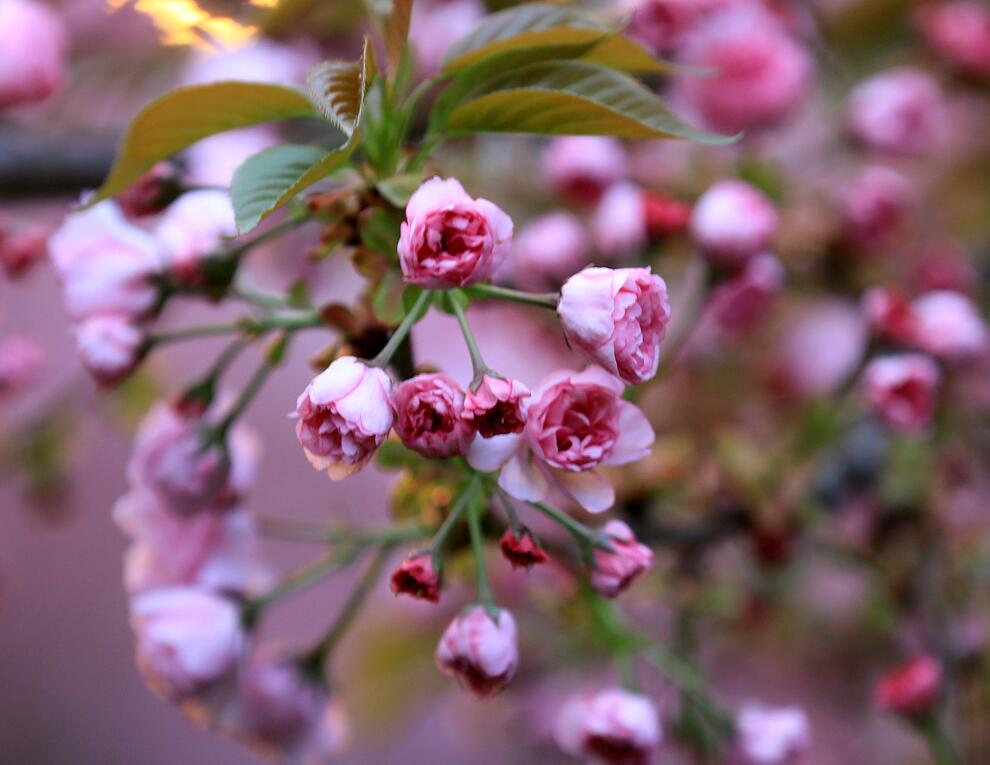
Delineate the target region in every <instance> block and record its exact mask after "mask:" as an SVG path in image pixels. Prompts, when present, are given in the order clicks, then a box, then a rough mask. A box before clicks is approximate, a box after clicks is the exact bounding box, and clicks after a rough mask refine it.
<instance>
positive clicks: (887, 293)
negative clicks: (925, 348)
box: [863, 287, 917, 345]
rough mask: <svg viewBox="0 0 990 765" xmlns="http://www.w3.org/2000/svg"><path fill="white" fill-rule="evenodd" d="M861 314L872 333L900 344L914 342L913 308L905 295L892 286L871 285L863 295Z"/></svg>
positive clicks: (915, 329) (915, 331)
mask: <svg viewBox="0 0 990 765" xmlns="http://www.w3.org/2000/svg"><path fill="white" fill-rule="evenodd" d="M863 314H864V316H865V317H866V320H867V321H868V322H869V323H870V329H871V330H872V331H873V333H874V334H875V335H876V336H877V337H879V338H881V339H884V340H892V341H894V342H896V343H901V344H902V345H909V344H911V343H912V342H914V338H915V335H916V333H917V328H916V324H917V322H916V321H915V315H914V310H913V309H912V307H911V302H910V301H909V300H908V298H907V296H906V295H904V294H903V293H901V292H900V291H899V290H897V289H894V288H892V287H873V288H872V289H869V290H867V291H866V293H865V294H864V295H863Z"/></svg>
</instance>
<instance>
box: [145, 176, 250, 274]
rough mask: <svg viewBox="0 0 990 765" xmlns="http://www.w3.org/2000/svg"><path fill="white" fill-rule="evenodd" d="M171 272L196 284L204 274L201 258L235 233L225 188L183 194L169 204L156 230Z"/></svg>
mask: <svg viewBox="0 0 990 765" xmlns="http://www.w3.org/2000/svg"><path fill="white" fill-rule="evenodd" d="M155 235H156V236H157V237H158V241H159V242H161V244H162V249H163V253H164V257H165V262H166V264H167V266H168V268H169V270H170V271H171V273H172V275H173V276H174V277H175V278H176V279H177V280H178V281H180V282H182V283H184V284H191V285H195V284H197V283H199V282H200V281H201V280H202V277H203V261H204V260H205V259H206V258H207V257H209V256H210V255H211V254H213V253H215V252H216V250H217V249H219V248H220V246H221V245H222V244H223V240H224V239H228V238H230V237H234V236H236V235H237V226H236V224H235V223H234V207H233V205H232V204H231V202H230V196H229V195H228V194H227V192H225V191H217V190H203V191H192V192H189V193H188V194H183V195H182V196H181V197H179V198H178V199H177V200H176V201H175V202H173V203H172V204H171V205H169V207H168V209H167V210H166V211H165V212H164V214H163V215H162V218H161V220H160V221H159V223H158V227H157V228H156V229H155Z"/></svg>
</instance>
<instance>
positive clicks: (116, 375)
mask: <svg viewBox="0 0 990 765" xmlns="http://www.w3.org/2000/svg"><path fill="white" fill-rule="evenodd" d="M73 332H74V335H75V339H76V352H77V353H78V354H79V358H80V360H82V364H83V366H84V367H85V368H86V371H87V372H89V373H90V375H92V377H93V379H94V380H96V382H97V383H99V384H100V386H101V387H104V388H112V387H113V386H114V385H117V383H119V382H121V381H122V380H124V379H125V378H126V377H127V376H128V375H130V373H131V372H133V371H134V367H135V366H137V363H138V361H139V360H140V358H141V353H142V349H143V348H144V341H145V334H144V330H142V329H141V328H140V327H138V326H136V325H134V324H132V323H131V322H129V321H128V320H127V319H123V318H121V317H119V316H94V317H93V318H91V319H85V320H84V321H81V322H79V323H78V324H77V325H76V326H75V328H74V330H73Z"/></svg>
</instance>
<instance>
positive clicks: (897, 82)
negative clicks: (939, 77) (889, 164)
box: [848, 67, 944, 155]
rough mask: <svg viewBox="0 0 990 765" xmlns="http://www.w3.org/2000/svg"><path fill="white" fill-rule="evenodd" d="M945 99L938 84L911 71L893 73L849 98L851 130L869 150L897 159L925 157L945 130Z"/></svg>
mask: <svg viewBox="0 0 990 765" xmlns="http://www.w3.org/2000/svg"><path fill="white" fill-rule="evenodd" d="M943 110H944V107H943V103H942V95H941V93H940V92H939V88H938V85H937V84H936V83H935V80H934V79H932V77H931V76H930V75H928V74H926V73H925V72H922V71H920V70H917V69H911V68H909V67H900V68H897V69H890V70H887V71H885V72H882V73H880V74H877V75H874V76H873V77H871V78H869V79H868V80H866V81H865V82H863V83H861V84H860V85H858V86H857V87H856V88H855V89H854V90H853V92H852V93H851V94H850V96H849V103H848V123H849V130H850V132H851V133H852V135H853V137H854V138H856V140H858V141H859V142H860V143H861V144H863V146H865V147H866V148H868V149H870V150H873V151H877V152H883V153H886V154H896V155H919V154H925V153H928V152H929V151H931V150H932V149H933V148H934V145H935V143H936V141H937V140H938V138H939V134H940V132H941V130H942V123H943V119H944V115H943Z"/></svg>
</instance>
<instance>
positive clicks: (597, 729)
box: [554, 688, 663, 765]
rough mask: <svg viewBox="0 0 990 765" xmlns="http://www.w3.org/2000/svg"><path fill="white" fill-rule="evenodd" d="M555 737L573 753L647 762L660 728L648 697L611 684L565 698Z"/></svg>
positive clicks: (632, 764)
mask: <svg viewBox="0 0 990 765" xmlns="http://www.w3.org/2000/svg"><path fill="white" fill-rule="evenodd" d="M554 737H555V738H556V741H557V745H558V746H559V747H560V748H561V749H563V750H564V751H565V752H566V753H567V754H570V755H573V756H574V757H580V758H582V759H586V760H589V761H601V762H603V763H606V764H607V765H649V764H650V763H651V762H653V758H654V757H655V756H656V753H657V750H658V749H659V748H660V742H661V741H662V739H663V731H662V730H661V728H660V720H659V713H658V712H657V708H656V705H655V704H654V703H653V702H652V701H650V699H648V698H647V697H646V696H641V695H640V694H638V693H630V692H629V691H624V690H621V689H619V688H610V689H608V690H602V691H598V692H595V693H586V694H581V695H579V696H575V697H573V698H571V699H570V700H568V702H567V703H566V704H565V705H564V707H563V709H561V711H560V714H559V715H558V717H557V724H556V726H555V729H554Z"/></svg>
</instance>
